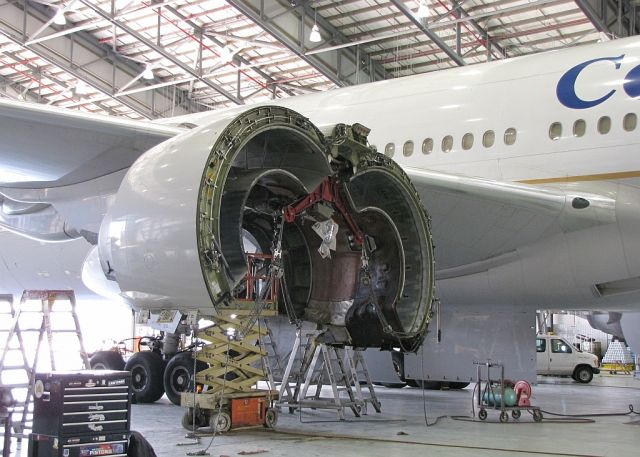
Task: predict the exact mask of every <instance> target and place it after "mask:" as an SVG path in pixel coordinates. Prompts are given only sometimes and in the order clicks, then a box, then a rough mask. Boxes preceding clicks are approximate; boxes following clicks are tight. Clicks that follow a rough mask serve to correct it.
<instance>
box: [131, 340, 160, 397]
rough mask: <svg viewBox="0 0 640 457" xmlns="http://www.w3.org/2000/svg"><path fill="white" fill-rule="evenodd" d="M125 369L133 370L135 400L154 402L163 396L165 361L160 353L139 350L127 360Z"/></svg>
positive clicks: (132, 382) (132, 383)
mask: <svg viewBox="0 0 640 457" xmlns="http://www.w3.org/2000/svg"><path fill="white" fill-rule="evenodd" d="M124 369H125V370H127V371H130V372H131V388H132V390H133V397H134V399H135V401H137V402H139V403H153V402H154V401H156V400H159V399H160V397H162V395H163V394H164V386H163V384H162V373H163V371H164V361H163V360H162V357H161V356H160V354H157V353H155V352H152V351H144V352H137V353H136V354H133V356H132V357H131V358H130V359H129V360H128V361H127V364H126V365H125V366H124Z"/></svg>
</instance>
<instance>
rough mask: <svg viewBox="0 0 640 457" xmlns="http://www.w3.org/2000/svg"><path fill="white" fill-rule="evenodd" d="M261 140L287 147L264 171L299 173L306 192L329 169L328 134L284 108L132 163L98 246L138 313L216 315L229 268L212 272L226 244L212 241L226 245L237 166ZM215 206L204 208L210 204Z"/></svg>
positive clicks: (192, 135)
mask: <svg viewBox="0 0 640 457" xmlns="http://www.w3.org/2000/svg"><path fill="white" fill-rule="evenodd" d="M285 135H286V137H285ZM256 138H260V139H261V140H262V139H263V138H264V139H265V140H266V139H267V138H269V139H270V140H271V141H273V142H274V143H277V144H276V146H277V147H279V148H280V151H278V152H277V153H275V152H274V154H272V155H271V156H267V157H259V158H257V159H256V160H259V161H262V160H264V162H262V163H259V164H258V165H262V166H263V167H261V166H256V167H255V168H256V169H258V168H264V166H267V168H270V169H282V170H285V171H289V172H292V173H294V174H295V175H297V176H299V177H301V179H302V180H303V181H304V182H305V183H304V184H305V187H306V188H307V189H313V188H314V187H315V186H316V185H317V184H318V183H319V182H320V181H321V180H322V179H323V178H324V177H325V176H326V175H328V174H329V173H330V168H329V163H328V160H327V157H326V155H325V154H324V152H323V150H322V140H321V138H322V134H321V133H320V132H319V131H318V130H317V129H316V128H315V127H314V126H313V125H312V124H311V123H310V122H309V121H308V120H307V119H306V118H305V117H303V116H301V115H299V114H297V113H295V112H293V111H291V110H288V109H285V108H279V107H260V108H255V109H252V110H248V111H247V112H245V113H243V114H242V115H240V116H237V115H236V114H233V115H229V116H226V117H222V118H219V119H217V120H216V121H215V122H213V123H211V124H209V125H205V126H202V127H199V128H197V129H194V130H191V131H189V132H187V133H185V134H183V135H180V136H178V137H175V138H173V139H170V140H168V141H166V142H164V143H162V144H160V145H158V146H156V147H155V148H153V149H151V150H149V151H148V152H146V153H145V154H144V155H142V156H141V157H140V158H139V159H138V160H137V161H136V162H135V163H134V164H133V165H132V166H131V168H130V169H129V171H128V173H127V175H126V176H125V178H124V180H123V183H122V185H121V187H120V189H119V191H118V194H117V197H116V201H115V203H114V205H113V207H112V208H111V210H110V212H109V213H108V214H107V216H106V217H105V219H104V221H103V224H102V226H101V229H100V240H99V245H100V259H101V263H102V267H103V270H104V271H105V273H106V274H107V276H111V277H114V278H115V279H116V281H117V282H118V284H119V286H120V289H121V291H122V295H123V297H125V298H126V299H128V301H129V302H130V303H131V304H132V306H133V307H135V308H142V309H150V310H151V311H158V310H162V309H180V310H183V311H186V310H191V309H201V310H205V311H207V312H209V313H213V312H214V309H213V304H212V303H215V302H216V301H217V300H218V299H219V298H220V297H221V296H222V295H223V294H224V293H225V292H229V289H230V285H229V279H228V278H227V277H226V276H225V272H224V268H222V266H221V265H215V268H209V266H212V263H216V261H221V259H220V258H218V259H215V258H214V257H216V256H218V255H219V254H220V252H219V247H218V248H216V246H212V245H205V244H207V243H208V240H205V239H204V238H208V239H217V240H219V239H220V231H221V227H220V222H221V221H220V217H219V212H220V209H221V208H220V206H221V205H220V201H221V199H222V197H223V193H224V192H225V184H227V179H228V177H229V176H228V172H229V169H230V168H231V166H232V164H233V163H234V160H236V161H237V159H238V157H236V156H237V155H238V153H239V151H243V148H244V147H246V146H247V145H248V143H249V142H251V141H252V140H254V141H255V140H256ZM249 147H250V146H249ZM245 152H246V149H245ZM262 155H264V154H262ZM248 158H249V160H252V158H251V157H248ZM247 165H248V167H252V166H255V165H256V164H247ZM211 201H214V204H213V205H212V206H210V207H208V208H205V206H207V205H206V204H205V203H203V202H211ZM203 231H206V233H207V235H208V234H211V235H212V236H211V237H209V236H207V235H203ZM238 233H239V227H238ZM238 236H239V237H240V236H241V235H240V233H239V234H238ZM203 276H204V278H203ZM203 279H204V280H203ZM236 279H237V278H236Z"/></svg>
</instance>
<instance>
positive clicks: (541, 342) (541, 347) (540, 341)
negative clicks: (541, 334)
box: [536, 338, 547, 352]
mask: <svg viewBox="0 0 640 457" xmlns="http://www.w3.org/2000/svg"><path fill="white" fill-rule="evenodd" d="M546 350H547V340H545V339H544V338H536V351H537V352H545V351H546Z"/></svg>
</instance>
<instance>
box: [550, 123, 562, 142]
mask: <svg viewBox="0 0 640 457" xmlns="http://www.w3.org/2000/svg"><path fill="white" fill-rule="evenodd" d="M561 136H562V124H561V123H560V122H554V123H553V124H551V126H550V127H549V138H551V139H552V140H558V139H560V137H561Z"/></svg>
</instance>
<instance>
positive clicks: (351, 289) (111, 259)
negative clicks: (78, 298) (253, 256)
mask: <svg viewBox="0 0 640 457" xmlns="http://www.w3.org/2000/svg"><path fill="white" fill-rule="evenodd" d="M366 133H368V132H367V131H366V129H364V128H362V127H361V126H357V127H354V128H351V127H347V126H344V125H341V126H338V127H337V128H336V129H335V130H334V131H333V132H332V134H331V136H330V137H328V138H325V137H324V136H323V135H322V133H321V132H320V131H319V130H318V129H317V128H316V127H315V126H314V125H313V124H311V123H310V122H309V120H308V119H306V118H305V117H303V116H301V115H300V114H298V113H296V112H294V111H291V110H289V109H286V108H282V107H275V106H268V107H258V108H254V109H250V110H247V111H246V112H244V113H243V114H241V115H240V116H237V117H235V118H231V117H227V118H224V117H223V118H220V119H218V120H215V121H213V122H212V123H211V124H209V125H204V126H202V127H199V128H197V129H194V130H192V131H190V132H188V133H186V134H184V135H180V136H178V137H176V138H174V139H172V140H169V141H168V142H166V143H163V144H162V145H159V146H158V147H156V148H154V149H152V150H150V151H148V152H147V153H145V154H144V155H143V156H142V157H141V158H140V159H139V160H138V161H137V162H136V163H135V164H134V165H133V166H132V167H131V168H130V170H129V172H128V174H127V176H126V178H125V180H124V182H123V184H122V186H121V188H120V190H119V192H118V195H117V199H116V202H115V204H114V206H113V208H112V211H111V213H110V214H109V215H108V217H106V218H105V223H104V224H103V226H102V228H101V232H100V256H101V262H102V264H103V268H104V269H105V271H108V272H109V274H110V275H111V276H112V277H115V279H116V280H117V282H118V284H119V286H120V288H121V290H122V293H123V295H124V296H125V297H127V298H128V299H129V300H130V301H131V302H133V304H134V305H136V306H137V307H141V308H146V309H151V310H161V309H166V308H172V309H175V308H178V309H181V310H183V311H186V310H190V309H200V310H202V311H204V312H205V313H208V314H215V310H216V309H221V308H222V307H225V306H229V304H230V303H231V302H232V300H233V297H234V296H235V295H237V294H238V292H239V290H240V289H242V288H243V287H244V280H243V278H244V275H245V273H246V270H247V266H246V265H247V260H246V252H249V251H258V252H261V253H266V254H270V253H271V252H272V248H273V246H274V245H277V244H278V243H277V240H279V239H281V247H282V256H281V262H282V270H283V271H284V276H283V279H282V281H281V285H282V287H283V288H284V289H285V290H284V292H285V293H283V294H281V295H282V296H284V297H286V298H287V299H288V300H287V303H288V305H289V306H288V308H289V312H290V313H294V314H296V316H297V317H299V318H302V319H307V320H311V321H313V322H316V323H318V324H322V325H325V326H328V327H329V328H331V329H333V330H334V331H333V332H331V334H332V335H334V336H335V337H336V338H338V339H339V340H340V341H343V342H345V343H347V344H352V345H355V346H361V347H369V346H374V347H392V346H403V347H405V348H406V347H407V345H411V344H413V343H415V342H416V341H420V340H421V338H422V337H423V335H424V332H425V331H426V326H427V322H428V316H429V312H430V307H431V301H432V298H433V283H434V266H433V252H432V245H431V235H430V232H429V224H428V219H427V216H426V213H425V212H424V209H423V207H422V205H421V203H420V201H419V198H418V196H417V193H416V191H415V189H414V188H413V186H412V185H411V183H410V182H409V180H408V178H407V176H406V175H405V174H404V172H402V170H401V169H400V168H399V167H398V166H397V165H396V164H395V163H394V162H392V161H391V160H390V159H388V158H385V157H384V156H382V155H381V154H377V153H375V152H373V151H371V150H370V149H369V148H368V147H367V146H366ZM274 240H275V241H274ZM280 307H281V308H282V309H281V312H284V309H285V307H284V306H283V303H282V300H281V303H280Z"/></svg>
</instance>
